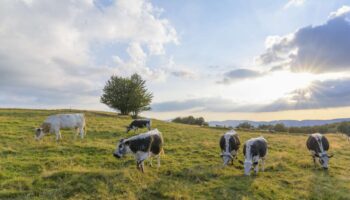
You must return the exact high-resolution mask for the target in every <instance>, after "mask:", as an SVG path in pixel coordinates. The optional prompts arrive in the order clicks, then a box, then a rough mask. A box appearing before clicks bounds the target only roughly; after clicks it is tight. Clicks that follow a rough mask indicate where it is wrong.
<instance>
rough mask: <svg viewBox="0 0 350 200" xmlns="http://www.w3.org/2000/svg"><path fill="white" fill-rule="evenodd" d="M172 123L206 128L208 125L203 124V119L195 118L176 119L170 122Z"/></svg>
mask: <svg viewBox="0 0 350 200" xmlns="http://www.w3.org/2000/svg"><path fill="white" fill-rule="evenodd" d="M172 122H175V123H181V124H192V125H199V126H208V123H207V122H205V120H204V118H203V117H198V118H195V117H193V116H188V117H176V118H175V119H173V120H172Z"/></svg>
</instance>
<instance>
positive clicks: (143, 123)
mask: <svg viewBox="0 0 350 200" xmlns="http://www.w3.org/2000/svg"><path fill="white" fill-rule="evenodd" d="M144 127H147V128H148V130H149V131H150V130H151V120H150V119H135V120H134V121H132V122H131V124H130V125H129V126H127V127H126V132H127V133H128V132H129V131H130V130H135V131H136V130H137V129H139V128H144Z"/></svg>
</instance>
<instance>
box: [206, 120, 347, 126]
mask: <svg viewBox="0 0 350 200" xmlns="http://www.w3.org/2000/svg"><path fill="white" fill-rule="evenodd" d="M344 121H350V118H342V119H330V120H301V121H299V120H275V121H250V120H225V121H210V122H208V123H209V126H226V127H228V126H232V127H236V126H237V125H238V124H240V123H243V122H248V123H250V124H251V125H253V126H255V127H257V126H259V125H261V124H266V125H275V124H279V123H283V124H284V125H285V126H287V127H301V126H321V125H325V124H332V123H339V122H344Z"/></svg>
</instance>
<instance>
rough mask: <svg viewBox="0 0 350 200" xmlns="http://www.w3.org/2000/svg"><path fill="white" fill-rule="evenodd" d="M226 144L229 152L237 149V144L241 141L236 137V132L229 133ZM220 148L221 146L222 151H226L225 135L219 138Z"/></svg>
mask: <svg viewBox="0 0 350 200" xmlns="http://www.w3.org/2000/svg"><path fill="white" fill-rule="evenodd" d="M228 145H229V152H231V151H233V150H235V151H237V150H238V149H239V146H240V145H241V142H240V140H239V137H238V135H237V134H235V135H231V136H230V137H229V141H228ZM220 148H221V150H222V151H226V139H225V135H223V136H221V138H220Z"/></svg>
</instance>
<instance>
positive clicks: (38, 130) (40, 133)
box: [35, 127, 45, 140]
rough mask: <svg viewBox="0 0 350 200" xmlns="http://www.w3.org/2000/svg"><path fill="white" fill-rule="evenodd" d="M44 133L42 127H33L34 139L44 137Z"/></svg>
mask: <svg viewBox="0 0 350 200" xmlns="http://www.w3.org/2000/svg"><path fill="white" fill-rule="evenodd" d="M44 135H45V133H44V131H43V128H41V127H40V128H36V129H35V139H36V140H40V139H41V138H42V137H44Z"/></svg>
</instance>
